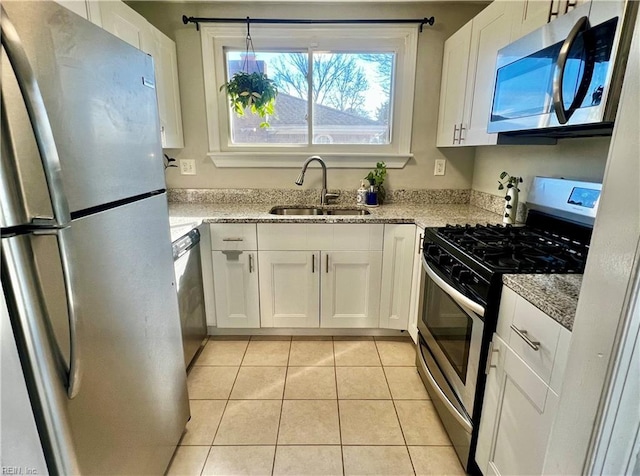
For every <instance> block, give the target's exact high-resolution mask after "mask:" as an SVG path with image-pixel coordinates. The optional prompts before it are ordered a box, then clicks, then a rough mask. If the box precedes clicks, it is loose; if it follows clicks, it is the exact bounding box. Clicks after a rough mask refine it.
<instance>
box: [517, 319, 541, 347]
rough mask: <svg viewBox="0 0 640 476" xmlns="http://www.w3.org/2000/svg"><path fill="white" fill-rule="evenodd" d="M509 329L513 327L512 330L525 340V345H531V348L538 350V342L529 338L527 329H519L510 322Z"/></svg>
mask: <svg viewBox="0 0 640 476" xmlns="http://www.w3.org/2000/svg"><path fill="white" fill-rule="evenodd" d="M511 329H513V332H515V333H516V334H518V335H519V336H520V337H521V338H522V340H523V341H525V342H526V343H527V345H528V346H529V347H531V348H532V349H533V350H535V351H538V350H540V342H539V341H535V340H531V339H530V338H529V334H528V333H527V331H525V330H524V329H522V330H520V329H518V328H517V327H516V326H514V325H513V324H511Z"/></svg>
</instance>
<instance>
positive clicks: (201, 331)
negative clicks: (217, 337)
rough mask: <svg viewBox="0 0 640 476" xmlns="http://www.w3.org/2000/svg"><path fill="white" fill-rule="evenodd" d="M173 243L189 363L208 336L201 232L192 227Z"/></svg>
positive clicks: (181, 320)
mask: <svg viewBox="0 0 640 476" xmlns="http://www.w3.org/2000/svg"><path fill="white" fill-rule="evenodd" d="M172 247H173V265H174V269H175V273H176V290H177V292H178V304H179V307H180V324H181V325H182V343H183V347H184V361H185V365H186V366H187V367H188V366H189V364H190V363H191V361H192V360H193V358H194V357H195V355H196V354H197V353H198V351H199V349H200V347H201V346H202V344H203V343H204V342H205V339H206V338H207V321H206V317H205V312H204V289H203V285H202V264H201V262H200V232H199V231H198V230H197V229H193V230H191V231H190V232H189V233H187V234H185V235H183V236H181V237H180V238H178V239H177V240H175V241H174V242H173V243H172Z"/></svg>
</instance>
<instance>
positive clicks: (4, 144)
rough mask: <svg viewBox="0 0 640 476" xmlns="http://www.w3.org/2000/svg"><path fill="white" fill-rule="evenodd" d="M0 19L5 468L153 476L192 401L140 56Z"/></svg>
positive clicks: (58, 19)
mask: <svg viewBox="0 0 640 476" xmlns="http://www.w3.org/2000/svg"><path fill="white" fill-rule="evenodd" d="M1 14H2V15H1V20H0V21H1V26H2V70H1V71H2V73H1V74H2V83H1V84H2V136H1V142H0V145H1V161H0V163H1V169H2V174H1V175H0V177H1V181H2V184H1V189H0V227H1V233H2V235H1V236H2V241H1V242H2V264H1V270H2V290H3V302H2V307H1V308H0V311H1V313H0V314H1V317H2V444H1V449H2V453H1V459H2V461H1V463H2V467H3V470H4V469H6V468H9V470H12V471H13V470H15V471H16V472H14V474H29V472H31V473H33V471H38V474H44V473H45V472H48V473H51V474H162V473H163V472H164V471H165V469H166V467H167V465H168V464H169V461H170V459H171V457H172V454H173V452H174V450H175V447H176V445H177V443H178V441H179V439H180V437H181V434H182V432H183V430H184V427H185V424H186V422H187V420H188V418H189V404H188V399H187V387H186V372H185V365H184V360H183V349H182V343H181V333H180V321H179V318H178V303H177V298H176V290H175V283H174V276H173V260H172V253H171V240H170V236H169V220H168V213H167V199H166V193H165V182H164V173H163V166H162V149H161V146H160V135H159V130H160V128H159V123H158V112H157V103H156V92H155V89H154V83H155V80H154V70H153V62H152V61H153V60H152V58H151V57H150V56H148V55H146V54H144V53H142V52H140V51H139V50H137V49H135V48H133V47H131V46H129V45H127V44H125V43H124V42H122V41H121V40H119V39H117V38H116V37H114V36H112V35H111V34H109V33H107V32H105V31H103V30H101V29H100V28H98V27H96V26H95V25H93V24H91V23H89V22H87V21H85V20H83V19H81V18H80V17H78V16H77V15H75V14H74V13H71V12H70V11H68V10H66V9H65V8H63V7H60V6H59V5H57V4H56V3H54V2H3V3H2V12H1ZM5 357H6V358H5ZM43 465H44V466H45V467H43Z"/></svg>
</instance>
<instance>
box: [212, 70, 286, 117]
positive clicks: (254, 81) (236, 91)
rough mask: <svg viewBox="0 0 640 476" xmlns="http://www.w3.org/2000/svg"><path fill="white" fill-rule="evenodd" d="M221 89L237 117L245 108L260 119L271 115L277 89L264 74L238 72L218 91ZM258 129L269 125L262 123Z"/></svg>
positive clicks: (242, 113) (242, 114) (241, 114)
mask: <svg viewBox="0 0 640 476" xmlns="http://www.w3.org/2000/svg"><path fill="white" fill-rule="evenodd" d="M223 89H224V90H226V92H227V95H228V96H229V101H230V103H231V108H232V109H233V111H234V112H235V113H236V114H237V115H238V116H239V117H242V116H244V113H245V109H247V108H250V110H251V112H252V113H253V114H257V115H258V116H260V117H262V118H265V117H267V116H269V115H273V112H274V107H275V103H276V96H277V95H278V88H277V87H276V84H275V82H274V81H273V80H271V79H269V78H268V77H267V75H266V74H264V73H245V72H242V71H240V72H238V73H236V74H234V75H233V77H232V78H231V79H230V80H229V82H228V83H225V84H223V85H222V86H221V87H220V91H222V90H223ZM260 127H269V123H268V122H267V121H263V122H262V123H260Z"/></svg>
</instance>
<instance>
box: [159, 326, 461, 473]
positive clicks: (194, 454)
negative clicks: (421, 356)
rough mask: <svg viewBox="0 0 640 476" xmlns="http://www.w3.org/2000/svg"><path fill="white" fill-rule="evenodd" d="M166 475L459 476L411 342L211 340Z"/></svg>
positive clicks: (195, 372)
mask: <svg viewBox="0 0 640 476" xmlns="http://www.w3.org/2000/svg"><path fill="white" fill-rule="evenodd" d="M188 385H189V396H190V398H191V421H190V422H189V424H188V425H187V429H186V432H185V434H184V436H183V438H182V440H181V442H180V446H179V447H178V449H177V451H176V453H175V455H174V458H173V461H172V463H171V466H170V468H169V471H168V474H169V475H175V474H180V475H249V474H250V475H263V474H264V475H269V474H273V475H296V476H301V475H334V474H335V475H341V474H345V475H356V474H363V475H364V474H368V475H405V474H407V475H413V474H418V475H422V474H425V475H426V474H438V475H443V474H452V475H457V474H464V472H463V470H462V467H461V465H460V463H459V462H458V459H457V457H456V455H455V452H454V450H453V448H452V446H451V441H450V440H449V438H448V436H447V435H446V433H445V431H444V429H443V427H442V424H441V423H440V420H439V419H438V416H437V414H436V413H435V410H434V408H433V405H432V403H431V402H430V401H429V396H428V394H427V392H426V390H425V388H424V386H423V385H422V382H421V380H420V377H419V376H418V373H417V371H416V368H415V347H414V345H413V343H412V342H411V340H410V339H401V338H383V337H376V338H375V339H374V338H373V337H363V338H357V337H348V338H339V337H333V338H331V337H326V338H310V337H293V338H290V337H277V338H275V337H255V336H254V337H251V338H248V337H232V338H229V337H225V338H213V337H212V338H210V340H209V342H208V343H207V344H206V346H205V348H204V349H203V351H202V353H201V354H200V356H199V358H198V360H197V361H196V363H195V365H194V366H193V367H192V369H191V372H190V373H189V378H188Z"/></svg>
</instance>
